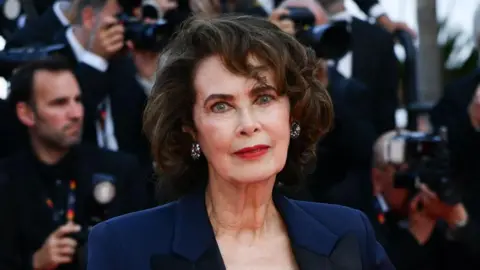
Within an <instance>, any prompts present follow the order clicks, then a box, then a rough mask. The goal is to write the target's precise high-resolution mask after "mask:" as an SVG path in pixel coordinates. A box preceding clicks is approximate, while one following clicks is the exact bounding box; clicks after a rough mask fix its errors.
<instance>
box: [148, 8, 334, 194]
mask: <svg viewBox="0 0 480 270" xmlns="http://www.w3.org/2000/svg"><path fill="white" fill-rule="evenodd" d="M212 55H219V56H220V57H221V59H222V61H223V63H224V65H225V67H226V68H227V69H228V70H229V71H230V72H232V73H233V74H238V75H242V76H248V77H253V78H257V77H255V76H256V71H255V67H252V66H251V65H250V63H249V62H248V58H249V57H247V56H248V55H253V56H255V58H256V59H259V60H260V61H261V62H263V64H266V65H268V67H269V68H270V69H271V70H272V71H273V74H275V80H276V86H277V89H278V91H279V92H280V93H279V94H280V95H287V96H288V98H289V100H290V104H291V116H292V119H295V120H296V121H297V122H298V123H299V124H300V127H301V132H300V136H299V137H298V138H297V139H294V140H291V141H290V145H289V149H288V156H287V163H286V165H285V167H284V169H283V170H282V171H281V172H280V173H279V175H278V176H277V182H281V183H282V184H284V185H295V184H299V181H300V179H301V178H303V175H304V174H305V168H306V167H307V165H310V164H312V163H311V162H314V161H315V150H316V144H317V142H318V140H319V139H320V137H321V136H322V135H323V134H325V133H326V132H327V131H328V130H329V129H330V126H331V123H332V118H333V106H332V102H331V99H330V96H329V94H328V93H327V90H326V88H325V87H324V86H323V85H322V84H321V82H320V81H319V79H318V76H319V74H321V73H322V72H326V71H325V70H323V67H322V66H321V65H320V64H319V62H318V61H317V59H316V57H315V53H314V52H313V50H311V49H309V48H306V47H304V46H303V45H302V44H300V43H299V42H298V41H297V40H295V38H294V37H292V36H290V35H289V34H287V33H284V32H283V31H281V30H280V29H279V28H277V27H276V26H275V25H273V24H271V23H270V22H268V21H267V20H265V19H262V18H257V17H252V16H245V15H221V16H217V17H210V18H205V17H198V16H197V17H193V18H190V19H189V20H188V21H186V22H185V23H184V24H183V26H182V27H181V29H180V31H179V32H178V33H177V35H176V37H175V38H174V39H173V40H172V41H171V42H170V43H169V45H168V46H167V47H166V48H165V50H164V52H163V53H162V57H161V59H160V62H159V67H158V71H157V78H156V82H155V85H154V87H153V90H152V94H151V96H150V97H149V100H148V103H147V106H146V109H145V114H144V130H145V132H146V134H147V136H148V137H149V139H150V142H151V149H152V152H153V156H154V159H155V162H156V165H157V169H159V170H160V171H161V173H160V174H161V175H162V177H161V181H160V184H161V185H162V184H167V185H169V186H170V187H171V188H173V190H172V191H174V192H176V193H177V194H176V196H178V195H183V194H185V193H188V192H190V191H191V190H192V189H193V188H194V187H196V186H198V185H202V184H206V181H207V180H208V172H207V161H206V159H205V158H204V157H203V155H202V157H201V158H200V159H199V160H195V161H194V160H193V159H192V158H191V156H190V153H191V147H192V143H193V142H194V141H193V138H192V136H191V135H190V134H188V133H186V132H184V129H183V127H185V126H188V127H191V128H192V129H193V130H195V127H194V124H193V120H192V119H193V112H192V111H193V106H194V103H195V97H196V92H195V89H194V87H193V80H194V76H195V72H196V68H197V67H198V65H199V63H200V62H201V61H202V60H203V59H205V58H207V57H209V56H212Z"/></svg>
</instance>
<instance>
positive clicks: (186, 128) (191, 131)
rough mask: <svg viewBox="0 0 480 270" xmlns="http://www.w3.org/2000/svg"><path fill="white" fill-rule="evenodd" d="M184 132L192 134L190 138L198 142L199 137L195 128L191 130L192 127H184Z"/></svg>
mask: <svg viewBox="0 0 480 270" xmlns="http://www.w3.org/2000/svg"><path fill="white" fill-rule="evenodd" d="M182 130H183V132H185V133H188V134H190V136H192V140H193V141H197V135H196V133H195V131H194V130H193V128H191V127H190V126H186V125H184V126H182Z"/></svg>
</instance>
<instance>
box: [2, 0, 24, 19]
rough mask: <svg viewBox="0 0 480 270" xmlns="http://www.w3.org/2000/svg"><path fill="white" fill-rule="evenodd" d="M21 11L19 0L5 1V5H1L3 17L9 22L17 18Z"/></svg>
mask: <svg viewBox="0 0 480 270" xmlns="http://www.w3.org/2000/svg"><path fill="white" fill-rule="evenodd" d="M21 11H22V5H21V4H20V0H7V1H6V2H5V4H3V15H5V18H7V19H9V20H15V19H16V18H18V16H20V12H21Z"/></svg>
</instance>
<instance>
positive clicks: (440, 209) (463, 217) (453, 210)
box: [420, 184, 468, 228]
mask: <svg viewBox="0 0 480 270" xmlns="http://www.w3.org/2000/svg"><path fill="white" fill-rule="evenodd" d="M420 190H421V193H422V194H423V198H424V199H423V205H424V208H425V211H426V213H427V214H428V215H429V216H430V217H431V218H433V219H443V220H445V221H446V222H447V223H448V225H449V226H450V227H452V228H455V227H457V226H459V224H466V223H467V221H468V213H467V210H466V209H465V207H464V206H463V204H462V203H458V204H456V205H448V204H446V203H444V202H442V201H441V200H440V199H439V198H438V196H437V194H435V192H433V191H431V190H430V189H429V188H428V186H427V185H425V184H423V185H422V186H421V187H420Z"/></svg>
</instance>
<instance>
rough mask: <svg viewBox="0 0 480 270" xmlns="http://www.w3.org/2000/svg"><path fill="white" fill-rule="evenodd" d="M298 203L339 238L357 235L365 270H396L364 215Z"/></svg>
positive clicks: (337, 206) (338, 207)
mask: <svg viewBox="0 0 480 270" xmlns="http://www.w3.org/2000/svg"><path fill="white" fill-rule="evenodd" d="M296 203H297V204H298V205H299V206H300V207H301V208H302V209H303V210H304V211H305V212H307V213H308V214H310V215H311V216H312V217H313V218H314V219H316V220H317V221H318V222H319V223H321V224H322V225H323V226H325V227H326V228H327V229H328V230H330V231H331V232H332V233H333V234H335V235H337V236H338V237H340V238H341V237H343V236H345V235H347V234H352V233H353V234H354V235H356V237H357V239H358V240H359V245H360V252H361V254H362V261H363V265H364V267H365V268H364V269H376V270H393V269H395V268H394V266H393V265H392V263H391V262H390V260H389V258H388V256H387V254H386V252H385V250H384V249H383V247H382V246H381V245H380V244H379V243H378V242H377V241H376V239H375V232H374V230H373V228H372V225H371V224H370V221H369V220H368V218H367V216H366V215H365V214H364V213H362V212H361V211H359V210H356V209H353V208H349V207H345V206H340V205H333V204H322V203H312V202H300V201H296Z"/></svg>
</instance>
